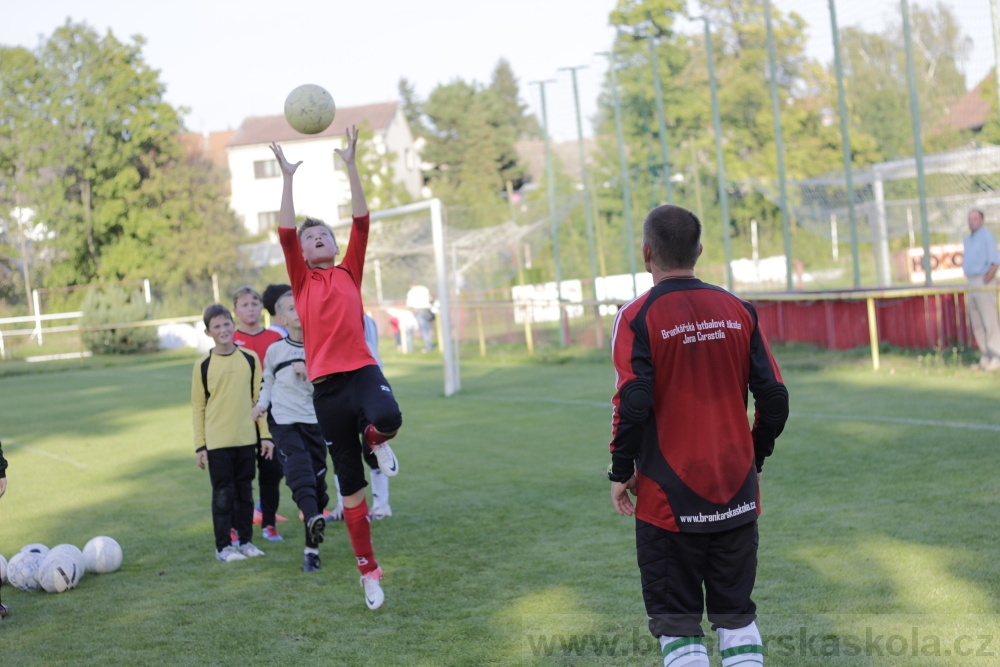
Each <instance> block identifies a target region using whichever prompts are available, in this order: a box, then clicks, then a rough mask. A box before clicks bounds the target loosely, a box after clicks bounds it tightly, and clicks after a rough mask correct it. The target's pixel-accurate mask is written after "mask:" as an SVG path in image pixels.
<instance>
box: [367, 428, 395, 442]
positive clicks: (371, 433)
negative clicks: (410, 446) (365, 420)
mask: <svg viewBox="0 0 1000 667" xmlns="http://www.w3.org/2000/svg"><path fill="white" fill-rule="evenodd" d="M391 437H392V436H391V435H386V434H385V433H379V432H378V431H377V430H376V429H375V425H374V424H369V425H368V426H366V427H365V442H366V443H368V446H369V447H374V446H375V445H381V444H382V443H383V442H385V441H386V440H388V439H389V438H391Z"/></svg>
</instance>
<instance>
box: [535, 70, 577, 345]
mask: <svg viewBox="0 0 1000 667" xmlns="http://www.w3.org/2000/svg"><path fill="white" fill-rule="evenodd" d="M531 83H532V84H537V85H538V90H539V92H540V94H541V96H542V132H543V134H544V139H545V180H546V181H548V193H549V222H550V224H551V227H552V260H553V262H554V263H555V268H556V299H557V300H558V302H559V345H560V347H566V346H567V345H568V344H569V343H568V341H567V340H566V333H567V332H566V323H565V322H564V318H563V296H562V267H561V266H560V265H559V221H558V220H557V219H556V181H555V173H554V170H553V168H552V145H551V144H552V142H551V141H550V139H549V113H548V110H547V108H546V106H545V84H547V83H555V81H554V80H552V79H548V80H545V81H532V82H531Z"/></svg>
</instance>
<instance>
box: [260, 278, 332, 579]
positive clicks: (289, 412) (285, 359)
mask: <svg viewBox="0 0 1000 667" xmlns="http://www.w3.org/2000/svg"><path fill="white" fill-rule="evenodd" d="M274 311H275V312H274V317H275V320H277V321H278V322H279V323H280V324H281V325H282V326H284V327H285V328H286V329H287V330H288V336H286V337H285V338H282V339H281V340H279V341H278V342H276V343H272V344H271V346H270V347H269V348H268V349H267V354H266V355H265V357H264V383H263V387H262V388H261V391H260V398H259V399H258V401H257V405H256V406H254V408H253V413H252V414H253V416H254V417H255V418H256V417H259V416H260V415H262V414H264V413H265V412H267V410H268V409H270V411H271V418H272V419H273V421H274V424H273V425H272V427H271V435H272V437H273V439H274V443H275V450H276V454H277V456H278V458H279V460H280V461H281V466H282V468H283V470H284V472H285V483H286V484H288V488H289V489H291V490H292V499H293V500H294V501H295V504H296V505H298V507H299V510H301V512H302V516H303V521H304V523H305V527H306V547H305V553H304V555H303V558H302V570H303V571H304V572H315V571H317V570H319V568H320V560H319V545H320V543H321V542H322V541H323V538H324V530H325V529H326V519H325V518H324V516H323V513H322V511H321V508H323V507H326V504H327V502H328V501H329V498H328V496H327V493H326V478H325V474H326V441H325V440H324V439H323V434H322V432H321V431H320V428H319V425H318V424H317V421H316V412H315V410H314V408H313V402H312V394H313V386H312V383H310V382H309V380H308V379H307V376H306V368H305V350H304V349H303V345H302V325H301V324H300V323H299V316H298V313H296V312H295V299H294V298H293V296H292V291H291V290H288V291H287V292H285V293H284V294H283V295H281V296H280V297H279V298H278V300H277V301H276V302H275V306H274Z"/></svg>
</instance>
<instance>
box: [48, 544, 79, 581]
mask: <svg viewBox="0 0 1000 667" xmlns="http://www.w3.org/2000/svg"><path fill="white" fill-rule="evenodd" d="M56 553H61V554H65V555H67V556H69V557H70V558H72V559H73V562H74V563H76V580H75V581H74V582H73V586H74V587H76V585H77V584H79V583H80V580H81V579H83V573H84V572H86V571H87V566H86V560H85V559H84V557H83V552H82V551H80V549H79V548H78V547H77V546H75V545H72V544H57V545H56V546H54V547H52V548H51V549H50V550H49V556H51V555H52V554H56Z"/></svg>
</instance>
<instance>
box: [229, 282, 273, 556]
mask: <svg viewBox="0 0 1000 667" xmlns="http://www.w3.org/2000/svg"><path fill="white" fill-rule="evenodd" d="M261 301H262V300H261V297H260V293H259V292H258V291H257V290H255V289H254V288H252V287H250V286H249V285H244V286H243V287H241V288H239V289H238V290H236V293H235V294H233V310H234V312H235V315H236V319H238V320H239V321H240V326H239V328H238V329H237V330H236V333H235V334H233V343H235V344H236V345H239V346H240V347H242V348H243V349H246V350H253V351H254V352H255V353H256V354H257V358H258V359H260V360H261V362H263V361H264V356H265V355H266V354H267V348H268V347H269V346H270V345H271V343H274V342H275V341H279V340H281V338H282V335H281V334H280V333H278V332H277V331H271V330H270V329H265V328H264V327H263V326H262V325H261V323H260V311H261ZM257 472H258V474H259V475H260V477H259V478H258V482H257V483H258V486H259V487H260V525H261V534H262V535H263V536H264V539H265V540H268V541H269V542H280V541H281V539H282V538H281V535H279V534H278V529H277V528H275V525H276V521H277V515H278V501H279V499H280V497H281V475H282V473H281V463H280V462H279V461H278V459H277V457H275V458H273V459H265V458H264V457H262V456H258V457H257ZM254 518H255V519H256V516H255V517H254ZM254 523H256V520H255V521H254Z"/></svg>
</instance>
